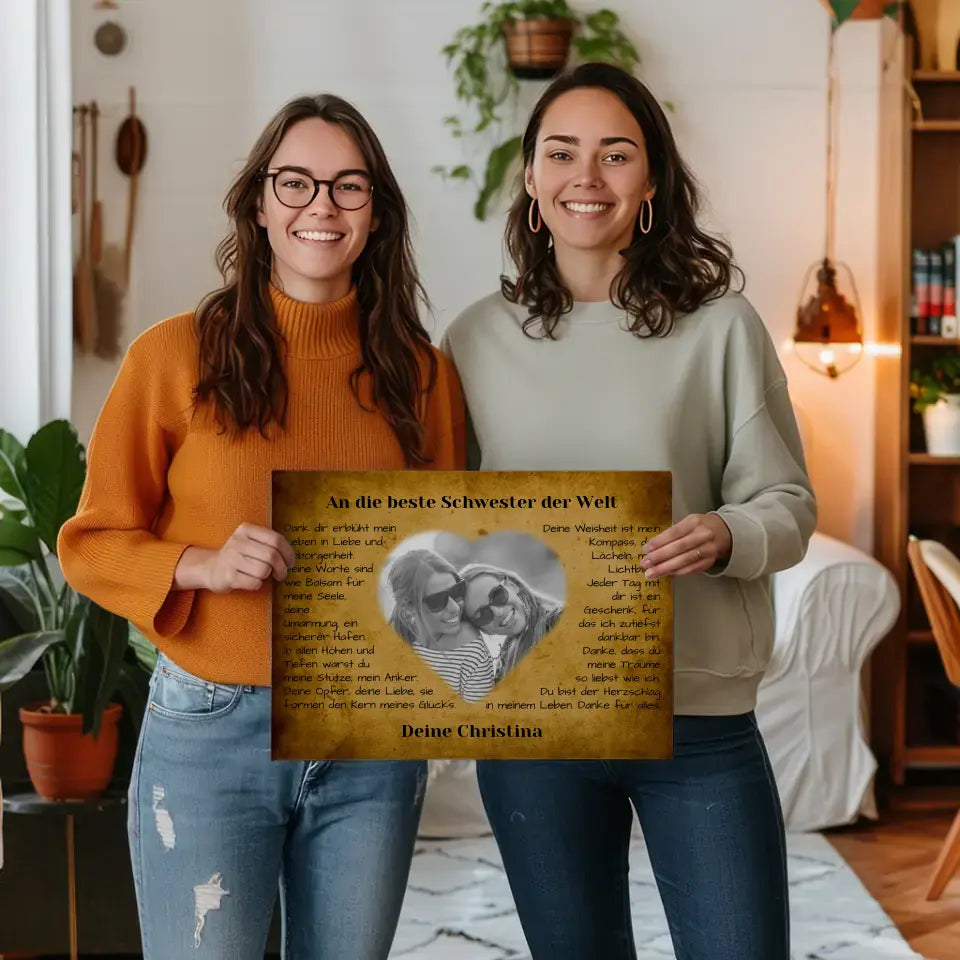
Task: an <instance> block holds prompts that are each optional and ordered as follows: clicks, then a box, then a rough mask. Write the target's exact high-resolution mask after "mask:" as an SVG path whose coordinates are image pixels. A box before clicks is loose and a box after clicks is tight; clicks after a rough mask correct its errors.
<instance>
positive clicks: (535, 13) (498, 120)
mask: <svg viewBox="0 0 960 960" xmlns="http://www.w3.org/2000/svg"><path fill="white" fill-rule="evenodd" d="M480 13H481V20H480V21H479V22H478V23H475V24H472V25H470V26H466V27H461V28H460V29H459V30H458V31H457V32H456V34H455V35H454V37H453V40H452V41H451V42H450V43H448V44H447V45H446V46H445V47H443V49H442V50H441V53H442V54H443V55H444V57H446V60H447V65H448V67H449V68H450V69H451V72H452V74H453V81H454V84H455V89H456V97H457V100H459V101H460V102H461V103H462V104H463V105H464V107H465V109H466V110H467V111H468V112H470V113H472V114H473V117H474V119H473V120H472V121H471V122H467V121H465V120H464V119H463V118H462V117H461V116H459V115H457V114H454V115H451V116H448V117H445V118H444V120H443V123H444V126H446V127H447V128H448V129H449V131H450V134H451V136H453V137H454V138H457V139H460V138H463V137H468V136H469V137H473V136H477V135H482V134H484V133H485V132H487V131H490V128H491V127H494V128H495V129H497V130H499V129H500V127H501V125H502V124H503V122H504V118H503V116H502V113H501V111H502V110H503V108H504V106H505V105H506V104H507V103H508V101H511V100H512V101H513V102H514V103H515V101H516V95H517V93H518V92H519V89H520V81H519V80H518V79H517V78H516V77H515V76H514V75H513V74H512V73H511V72H510V70H509V67H508V64H507V60H506V53H505V49H504V35H503V29H504V25H505V24H506V23H508V22H509V21H511V20H532V19H537V18H549V19H560V20H569V21H570V23H571V25H572V27H573V36H572V38H571V47H572V49H573V51H575V53H576V56H577V57H578V58H579V59H580V60H582V61H586V60H603V61H607V62H609V63H614V64H616V65H617V66H619V67H622V68H623V69H624V70H629V71H631V72H632V71H633V70H634V69H635V68H636V67H637V66H638V65H639V63H640V55H639V54H638V53H637V50H636V48H635V47H634V45H633V44H632V43H631V42H630V40H629V39H628V37H627V36H626V35H625V34H624V33H623V31H622V30H621V28H620V19H619V17H618V16H617V15H616V14H615V13H614V12H613V11H612V10H596V11H594V12H593V13H589V14H586V15H583V14H580V13H578V12H577V11H576V10H574V9H573V8H572V7H571V6H570V5H569V3H568V2H567V0H517V2H512V3H493V2H491V0H487V2H485V3H484V4H483V6H482V7H481V8H480ZM520 147H521V138H520V137H519V136H518V135H516V134H514V135H512V136H509V137H507V138H506V139H505V140H501V141H500V142H498V143H497V144H496V145H495V146H494V147H493V148H492V149H491V150H490V152H489V154H488V156H487V158H486V163H485V164H484V168H483V172H482V175H480V176H478V175H477V173H476V171H475V170H474V169H473V168H472V167H471V166H470V165H469V164H465V163H461V164H458V165H456V166H452V167H446V166H443V165H437V166H434V167H432V172H433V173H436V174H438V175H440V176H441V177H443V178H444V179H445V180H463V181H471V182H473V184H474V185H475V187H476V189H477V198H476V201H475V203H474V207H473V213H474V216H475V217H476V218H477V219H478V220H483V219H485V218H486V215H487V210H488V209H489V206H490V203H491V201H492V200H493V198H494V197H495V196H496V195H497V193H498V192H499V191H500V189H501V188H502V186H503V183H504V181H505V179H506V177H507V174H508V172H509V171H510V170H511V169H512V168H513V167H514V166H515V164H516V162H517V160H518V158H519V157H520Z"/></svg>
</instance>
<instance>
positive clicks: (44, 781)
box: [20, 703, 123, 800]
mask: <svg viewBox="0 0 960 960" xmlns="http://www.w3.org/2000/svg"><path fill="white" fill-rule="evenodd" d="M40 707H42V704H37V703H35V704H31V705H30V706H28V707H21V708H20V722H21V723H22V724H23V756H24V759H25V760H26V762H27V773H29V774H30V782H31V783H32V784H33V787H34V789H35V790H36V791H37V793H39V794H40V796H41V797H45V798H46V799H47V800H85V799H88V798H91V797H98V796H100V794H101V793H103V791H104V790H106V788H107V784H109V783H110V778H111V777H112V776H113V765H114V762H115V761H116V759H117V723H118V722H119V720H120V714H121V713H122V712H123V708H122V707H121V706H120V704H118V703H111V704H109V705H108V706H107V708H106V710H104V711H103V720H102V723H101V726H100V735H99V736H98V737H96V739H94V737H93V734H91V733H83V732H82V727H83V716H82V715H81V714H79V713H48V712H46V711H44V710H42V709H39V708H40Z"/></svg>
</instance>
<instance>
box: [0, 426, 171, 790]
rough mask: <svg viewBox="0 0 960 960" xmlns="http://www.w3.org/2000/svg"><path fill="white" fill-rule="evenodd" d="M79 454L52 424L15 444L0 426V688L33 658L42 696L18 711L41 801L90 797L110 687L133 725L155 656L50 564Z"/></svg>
mask: <svg viewBox="0 0 960 960" xmlns="http://www.w3.org/2000/svg"><path fill="white" fill-rule="evenodd" d="M85 474H86V456H85V453H84V449H83V446H82V445H81V444H80V442H79V441H78V440H77V434H76V431H75V430H74V428H73V426H72V425H71V424H70V423H69V422H67V421H66V420H54V421H52V422H50V423H48V424H46V425H45V426H43V427H41V428H40V429H39V430H38V431H37V432H36V433H35V434H34V435H33V436H32V437H31V438H30V441H29V442H28V443H27V445H26V447H23V446H22V445H21V444H20V443H19V442H18V441H17V440H16V439H15V438H14V437H13V436H12V435H11V434H9V433H7V432H6V431H5V430H0V490H2V491H3V493H4V494H6V496H7V497H8V498H12V499H5V500H4V501H2V502H0V603H3V605H4V606H5V607H6V608H7V610H8V612H9V613H10V615H11V617H12V618H13V620H14V621H15V622H16V624H17V626H18V628H19V630H20V631H21V632H20V633H19V634H18V635H17V636H14V637H10V638H9V639H6V640H4V641H2V642H0V691H2V690H5V689H7V688H8V687H11V686H12V685H13V684H15V683H17V682H18V681H19V680H21V679H22V678H23V677H24V676H26V674H27V673H28V672H29V671H30V670H31V669H32V668H33V667H34V665H35V664H36V663H37V662H38V661H41V662H42V664H43V670H44V673H45V676H46V682H47V693H48V695H49V699H48V700H47V701H45V702H41V703H37V704H31V705H29V706H28V707H25V708H23V709H21V710H20V719H21V722H22V723H23V749H24V757H25V759H26V762H27V770H28V772H29V774H30V779H31V781H32V782H33V785H34V788H35V789H36V791H37V792H38V793H39V794H40V795H41V796H44V797H47V798H49V799H75V798H81V797H91V796H96V795H98V794H99V793H101V792H102V791H103V790H104V789H105V787H106V786H107V784H108V783H109V781H110V777H111V776H112V773H113V765H114V761H115V759H116V752H117V723H118V721H119V719H120V714H121V707H120V705H119V704H118V703H114V702H112V700H111V698H112V697H113V696H114V695H115V694H117V693H118V692H119V693H120V695H121V699H122V700H123V701H124V705H125V706H126V708H127V712H128V714H129V715H130V716H131V719H132V720H133V721H134V723H135V724H136V725H137V726H139V722H140V720H141V719H142V716H143V709H144V707H145V704H146V686H147V671H150V670H152V669H153V664H154V663H155V661H156V652H155V650H154V649H153V647H152V644H150V643H149V641H147V640H146V639H145V638H143V637H141V636H140V634H138V633H136V631H134V630H132V629H131V628H130V626H129V625H128V623H127V621H126V620H124V619H123V618H122V617H118V616H116V615H115V614H113V613H110V612H109V611H107V610H104V609H103V608H102V607H99V606H97V604H95V603H94V602H93V601H91V600H89V599H88V598H87V597H84V596H81V595H80V594H78V593H77V592H76V591H75V590H73V588H71V587H70V585H69V584H68V583H66V582H65V581H64V580H63V577H62V575H61V574H60V568H59V564H58V563H57V562H56V551H57V535H58V534H59V532H60V527H61V525H62V524H63V523H64V521H66V520H67V519H68V518H69V517H71V516H73V514H74V513H75V512H76V508H77V502H78V500H79V497H80V490H81V488H82V486H83V481H84V476H85Z"/></svg>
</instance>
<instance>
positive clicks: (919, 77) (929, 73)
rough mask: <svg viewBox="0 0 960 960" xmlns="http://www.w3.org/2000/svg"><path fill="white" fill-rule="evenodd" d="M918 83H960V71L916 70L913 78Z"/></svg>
mask: <svg viewBox="0 0 960 960" xmlns="http://www.w3.org/2000/svg"><path fill="white" fill-rule="evenodd" d="M911 79H912V80H913V82H914V83H915V84H917V83H960V70H914V72H913V76H912V77H911Z"/></svg>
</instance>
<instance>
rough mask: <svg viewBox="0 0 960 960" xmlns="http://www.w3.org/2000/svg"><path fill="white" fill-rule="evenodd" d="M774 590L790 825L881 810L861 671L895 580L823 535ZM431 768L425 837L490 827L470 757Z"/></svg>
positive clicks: (770, 695)
mask: <svg viewBox="0 0 960 960" xmlns="http://www.w3.org/2000/svg"><path fill="white" fill-rule="evenodd" d="M772 590H773V602H774V608H775V612H776V640H775V644H774V652H773V658H772V660H771V663H770V666H769V668H768V670H767V674H766V676H765V678H764V681H763V683H762V684H761V686H760V693H759V701H758V705H757V718H758V721H759V723H760V727H761V729H762V731H763V735H764V739H765V741H766V744H767V749H768V751H769V753H770V759H771V762H772V763H773V768H774V772H775V774H776V778H777V785H778V787H779V790H780V798H781V802H782V804H783V811H784V817H785V819H786V823H787V829H788V830H793V831H804V830H819V829H822V828H823V827H828V826H836V825H839V824H844V823H850V822H851V821H853V820H855V819H856V818H857V816H858V815H859V814H861V813H862V814H864V815H866V816H868V817H875V816H876V806H875V803H874V794H873V776H874V773H875V771H876V761H875V759H874V757H873V754H872V753H871V751H870V748H869V747H868V746H867V741H866V722H865V717H866V709H865V701H864V697H863V695H862V692H861V683H860V676H861V668H862V666H863V664H864V663H865V662H866V660H867V657H868V656H869V655H870V652H871V651H872V650H873V648H874V647H875V646H876V645H877V643H879V642H880V640H881V639H882V638H883V636H884V634H886V633H887V631H888V630H889V629H890V627H891V626H892V625H893V622H894V620H895V619H896V617H897V613H898V611H899V604H900V600H899V594H898V591H897V588H896V583H895V581H894V579H893V577H892V576H891V575H890V573H889V572H888V571H887V570H886V569H885V568H884V567H883V566H881V565H880V564H879V563H877V561H876V560H874V559H873V558H872V557H870V556H868V555H867V554H865V553H863V552H862V551H860V550H857V549H856V548H854V547H851V546H848V545H847V544H845V543H841V542H840V541H839V540H834V539H833V538H832V537H828V536H825V535H824V534H819V533H818V534H814V536H813V537H812V538H811V540H810V546H809V549H808V551H807V555H806V557H805V558H804V559H803V561H802V562H801V563H799V564H797V566H795V567H793V568H791V569H790V570H786V571H784V572H782V573H779V574H776V575H775V576H774V577H773V578H772ZM430 772H431V777H430V785H429V787H428V789H427V798H426V802H425V804H424V811H423V820H422V823H421V828H420V832H421V835H422V836H425V837H472V836H481V835H483V834H486V833H489V827H488V825H487V820H486V817H485V815H484V812H483V806H482V804H481V802H480V795H479V792H478V790H477V784H476V777H475V774H474V769H473V763H472V762H471V761H465V760H464V761H443V762H439V763H433V762H432V763H431V771H430Z"/></svg>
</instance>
